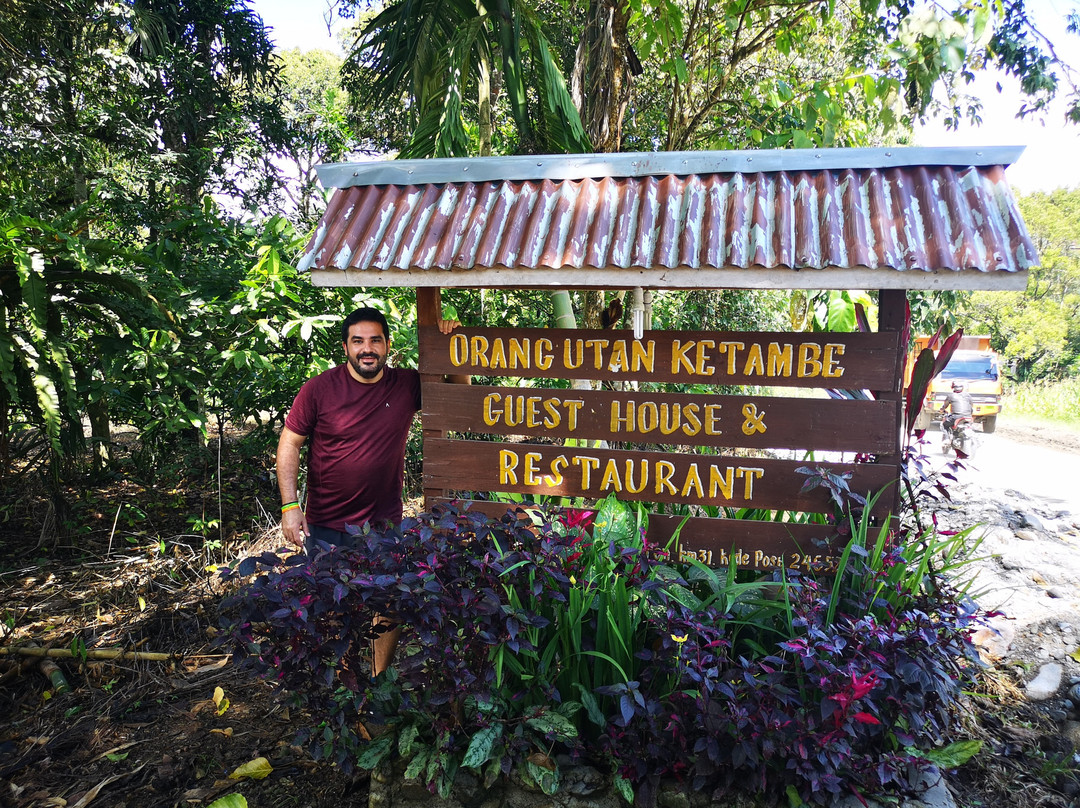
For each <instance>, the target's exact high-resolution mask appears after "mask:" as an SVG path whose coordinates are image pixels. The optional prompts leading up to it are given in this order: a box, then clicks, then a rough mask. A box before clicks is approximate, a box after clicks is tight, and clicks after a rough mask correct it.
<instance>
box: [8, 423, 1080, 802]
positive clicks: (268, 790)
mask: <svg viewBox="0 0 1080 808" xmlns="http://www.w3.org/2000/svg"><path fill="white" fill-rule="evenodd" d="M1000 431H1001V434H1003V435H1009V436H1011V437H1013V438H1016V439H1021V440H1028V439H1030V440H1032V441H1045V442H1050V443H1052V444H1053V445H1055V446H1056V447H1058V446H1060V445H1061V442H1062V440H1063V438H1062V436H1061V435H1054V434H1050V433H1047V432H1045V431H1044V430H1042V429H1041V428H1034V427H1023V428H1016V429H1015V430H1014V429H1013V428H1011V427H1006V426H1004V425H1003V426H1002V428H1001V430H1000ZM1020 435H1023V436H1025V437H1019V436H1020ZM1073 438H1074V439H1075V440H1076V450H1077V451H1078V452H1080V438H1076V437H1075V436H1073ZM227 454H228V453H227ZM226 460H227V462H226V472H225V479H224V481H223V485H222V486H221V487H220V489H219V488H218V486H217V485H216V482H215V477H214V473H213V467H214V463H213V458H212V457H206V458H203V459H202V460H201V461H199V462H197V463H194V464H192V463H189V462H186V463H185V464H184V469H185V470H184V471H183V473H180V472H178V473H177V475H176V476H174V477H172V478H171V479H169V481H168V482H164V481H162V480H161V479H159V480H157V481H156V482H153V483H147V482H138V481H136V480H134V479H133V478H131V477H128V476H117V477H115V478H112V479H108V480H104V481H103V482H97V483H90V482H88V481H87V482H84V483H83V484H81V485H80V486H78V487H73V488H72V489H71V490H69V491H68V492H67V494H66V500H67V503H68V504H67V509H66V510H65V512H64V514H63V515H62V516H63V520H64V522H65V523H67V524H68V526H69V528H70V527H72V526H73V527H74V528H75V531H70V530H69V532H68V533H67V535H66V537H63V538H56V537H55V536H53V535H51V534H50V532H49V531H48V530H47V529H43V526H44V527H46V528H47V526H48V524H47V523H48V521H49V519H54V520H55V519H56V518H57V517H56V515H55V514H54V512H53V510H50V509H49V508H48V506H47V505H46V504H45V501H44V500H43V499H42V498H41V496H40V495H39V494H38V493H37V492H36V491H35V488H34V485H33V484H31V483H30V482H28V478H25V479H22V480H20V481H16V482H15V483H13V484H11V485H8V486H6V487H5V495H6V496H8V497H9V498H8V503H7V507H6V508H5V509H4V510H3V511H2V521H0V549H2V551H3V552H2V554H0V558H3V559H4V561H3V563H2V565H0V808H46V807H49V806H52V807H57V806H69V807H71V806H74V807H76V808H86V806H90V805H93V806H131V807H132V808H134V807H135V806H140V807H141V806H146V805H154V806H177V807H179V806H206V805H209V804H210V803H211V802H213V801H214V800H215V799H217V798H218V797H221V796H224V795H227V794H230V793H234V792H235V793H239V794H242V795H243V796H244V797H245V798H246V800H247V802H248V805H250V806H259V807H260V808H277V806H313V807H314V808H321V806H328V807H329V806H335V808H337V807H338V806H349V805H355V806H362V805H367V779H366V777H364V776H357V777H347V776H345V775H343V774H341V772H340V771H338V770H336V769H334V768H332V767H330V766H327V765H321V764H318V763H315V762H313V761H312V760H310V759H309V758H308V756H307V755H306V753H305V752H304V751H303V750H301V749H299V748H297V747H295V746H293V745H292V741H293V739H294V736H295V733H296V731H297V730H298V729H300V728H302V727H304V726H306V725H307V724H306V722H305V716H303V715H301V714H298V713H297V712H296V711H295V710H290V709H289V708H288V707H287V706H285V705H284V704H282V703H281V702H280V701H279V700H278V699H277V698H276V696H275V695H274V693H273V692H272V691H271V689H270V688H269V686H268V685H266V684H265V683H263V682H260V681H258V680H257V679H256V678H254V677H253V676H252V675H251V674H250V673H248V672H247V671H245V670H243V669H240V668H238V667H236V666H234V665H233V664H232V663H231V662H230V661H229V660H228V659H227V658H226V657H225V656H223V655H222V654H221V652H220V650H219V649H217V648H216V647H215V646H214V644H213V639H214V635H215V632H216V627H217V624H218V615H217V604H218V602H219V600H220V598H221V597H222V594H223V592H222V590H221V587H220V584H219V583H217V581H216V578H215V575H214V572H213V566H214V565H215V564H217V563H221V562H223V561H226V560H228V559H233V558H236V557H238V556H239V555H241V554H242V553H243V552H244V551H250V550H252V549H272V548H274V547H275V546H276V544H277V542H278V536H277V535H275V533H274V531H273V530H272V524H273V523H272V522H271V521H269V520H268V519H267V518H266V517H265V510H264V509H263V507H264V506H265V507H267V508H270V509H273V506H274V505H275V504H276V492H275V491H274V490H273V486H272V481H271V479H270V477H269V475H268V473H267V469H268V468H269V465H268V463H269V458H268V457H265V458H251V457H237V458H236V460H235V462H228V458H227V459H226ZM220 490H225V491H227V492H229V496H228V497H227V498H226V499H228V500H231V503H229V502H226V503H225V506H224V508H223V510H222V511H221V514H222V516H223V521H224V522H225V525H226V531H227V532H226V537H227V538H226V539H225V540H224V541H222V544H221V546H220V547H211V548H207V547H205V546H204V544H203V536H199V535H196V533H195V531H196V530H198V529H201V530H203V531H204V533H206V534H208V535H210V536H211V538H215V537H218V536H219V532H218V529H217V528H212V529H207V527H206V524H205V522H206V519H207V518H208V516H207V515H208V514H209V515H217V514H218V510H217V509H218V507H219V493H220ZM50 514H53V515H51V516H50ZM251 514H259V516H257V517H255V518H253V517H252V516H251ZM193 518H194V519H195V521H193ZM199 519H201V520H202V523H200V522H199V521H198V520H199ZM57 535H60V536H64V533H63V532H59V533H58V534H57ZM31 644H34V645H37V646H40V647H42V648H49V649H55V650H57V651H66V652H68V653H69V654H70V656H68V657H66V658H59V659H56V660H55V663H56V665H57V666H58V668H59V670H60V672H61V673H62V674H63V675H64V677H65V678H66V682H67V685H68V688H67V689H66V690H65V689H64V688H59V687H57V682H56V681H55V680H50V678H48V675H47V674H48V669H47V668H46V669H44V670H43V669H42V665H41V660H40V658H37V657H29V656H21V655H15V654H11V653H8V652H10V651H11V650H12V649H15V648H24V647H26V646H29V645H31ZM104 648H122V649H125V650H126V651H134V652H138V653H141V654H159V655H163V658H157V657H153V658H138V659H120V660H117V659H94V658H92V656H91V655H87V654H84V653H83V651H84V649H89V650H90V651H93V650H95V649H104ZM5 654H6V655H5ZM1016 685H1017V677H1016V674H1015V671H1014V670H1013V669H1012V668H1002V669H1000V670H999V669H991V670H989V671H988V673H987V676H986V678H985V681H984V685H983V687H982V688H981V690H980V692H979V693H977V694H973V696H972V700H971V709H970V711H969V713H968V715H967V717H966V721H967V723H968V733H969V735H970V737H974V738H979V739H981V740H983V741H984V752H983V753H981V754H980V755H979V756H978V757H977V758H976V759H975V760H974V761H972V763H969V764H968V765H966V766H964V767H961V768H960V769H959V770H957V771H955V772H952V773H950V774H949V782H950V785H951V787H952V789H953V792H954V794H955V795H956V796H957V802H958V804H959V805H960V806H962V808H963V806H967V807H968V808H976V806H996V805H1003V804H1006V803H1004V802H1002V795H1003V794H1004V793H1009V795H1010V796H1009V798H1008V804H1010V805H1015V806H1018V807H1019V808H1034V806H1048V807H1049V808H1056V807H1057V806H1061V807H1062V808H1065V807H1066V806H1073V805H1078V804H1080V803H1078V802H1077V797H1076V792H1075V788H1076V763H1075V759H1074V758H1072V757H1071V756H1072V754H1073V753H1072V749H1071V747H1070V746H1069V745H1068V744H1067V742H1066V741H1064V740H1063V739H1062V738H1061V737H1060V733H1059V732H1057V730H1056V725H1055V724H1054V722H1053V721H1052V719H1051V717H1048V716H1047V715H1046V713H1045V711H1043V710H1040V709H1038V708H1033V707H1032V706H1031V705H1029V704H1027V703H1026V702H1024V701H1023V699H1022V698H1020V696H1019V691H1018V690H1017V687H1016ZM219 688H220V690H219ZM259 758H265V760H266V763H267V764H268V769H269V773H268V775H267V776H265V777H264V778H263V779H251V778H243V779H232V778H231V777H230V774H232V773H233V772H234V771H235V770H236V769H237V768H238V767H240V766H242V765H243V764H247V763H250V762H252V761H256V760H258V759H259Z"/></svg>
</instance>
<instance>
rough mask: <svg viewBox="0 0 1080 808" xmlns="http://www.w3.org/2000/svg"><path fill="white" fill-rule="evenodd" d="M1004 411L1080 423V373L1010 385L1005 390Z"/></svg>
mask: <svg viewBox="0 0 1080 808" xmlns="http://www.w3.org/2000/svg"><path fill="white" fill-rule="evenodd" d="M1005 411H1006V412H1008V413H1009V414H1010V416H1011V415H1014V414H1015V415H1018V416H1022V417H1024V418H1030V419H1033V420H1048V421H1058V422H1064V423H1067V424H1073V425H1080V377H1077V376H1073V377H1071V378H1068V379H1061V380H1058V381H1051V380H1048V379H1043V380H1040V381H1033V382H1023V383H1021V384H1018V385H1016V386H1015V387H1010V388H1009V389H1008V390H1006V393H1005Z"/></svg>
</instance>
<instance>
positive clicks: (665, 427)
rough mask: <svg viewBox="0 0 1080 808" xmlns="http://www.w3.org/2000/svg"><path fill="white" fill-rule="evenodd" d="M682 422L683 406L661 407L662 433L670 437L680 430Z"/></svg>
mask: <svg viewBox="0 0 1080 808" xmlns="http://www.w3.org/2000/svg"><path fill="white" fill-rule="evenodd" d="M681 421H682V406H681V405H679V404H661V405H660V432H662V433H663V434H664V435H670V434H671V433H673V432H676V431H677V430H678V429H679V424H680V423H681Z"/></svg>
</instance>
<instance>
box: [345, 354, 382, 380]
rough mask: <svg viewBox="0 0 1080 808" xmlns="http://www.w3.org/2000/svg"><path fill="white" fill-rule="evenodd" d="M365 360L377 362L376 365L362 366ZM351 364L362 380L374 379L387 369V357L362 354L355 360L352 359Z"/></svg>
mask: <svg viewBox="0 0 1080 808" xmlns="http://www.w3.org/2000/svg"><path fill="white" fill-rule="evenodd" d="M363 359H375V360H376V362H375V364H374V365H363V364H361V360H363ZM349 364H350V365H352V367H353V370H355V371H356V372H357V374H359V376H360V378H361V379H374V378H375V377H376V376H378V375H379V374H380V373H382V369H383V368H384V367H386V357H385V356H379V355H378V354H360V355H359V356H357V357H356V358H355V359H353V358H350V359H349Z"/></svg>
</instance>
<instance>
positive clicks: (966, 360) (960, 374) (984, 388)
mask: <svg viewBox="0 0 1080 808" xmlns="http://www.w3.org/2000/svg"><path fill="white" fill-rule="evenodd" d="M929 342H930V337H916V338H915V347H914V348H913V349H912V352H911V355H910V356H909V357H908V374H909V377H910V373H911V368H912V367H913V366H914V363H915V357H916V356H918V355H919V352H920V351H921V350H922V349H923V348H925V347H926V346H927V345H928V344H929ZM956 381H959V382H962V383H963V385H964V391H965V392H967V393H968V395H970V396H971V403H972V404H973V405H974V407H975V423H977V424H982V431H983V432H985V433H987V434H990V433H991V432H993V431H994V430H995V429H997V417H998V413H999V412H1001V396H1002V393H1003V392H1004V391H1003V388H1002V382H1003V381H1004V379H1003V377H1002V373H1001V357H999V356H998V355H997V354H996V353H995V352H994V351H993V350H991V348H990V337H988V336H972V337H969V336H963V337H961V338H960V344H959V345H958V346H957V348H956V352H955V353H953V355H952V359H950V360H949V364H948V365H946V366H945V369H944V370H943V371H941V373H940V374H939V375H938V376H937V377H936V378H935V379H934V380H933V381H932V382H931V383H930V389H929V390H928V391H927V393H926V400H925V401H924V402H923V409H922V412H921V413H920V414H919V419H918V421H917V422H916V423H915V428H916V429H926V428H927V427H928V426H930V422H931V421H932V420H933V421H940V420H941V408H942V405H943V404H944V403H945V398H946V397H947V396H948V395H949V392H950V391H951V390H952V383H953V382H956Z"/></svg>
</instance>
